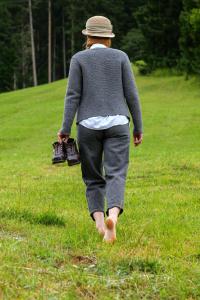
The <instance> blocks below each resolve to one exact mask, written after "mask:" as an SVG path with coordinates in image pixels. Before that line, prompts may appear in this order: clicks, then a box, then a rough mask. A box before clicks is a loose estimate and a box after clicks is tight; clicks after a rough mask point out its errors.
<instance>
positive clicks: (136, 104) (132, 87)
mask: <svg viewBox="0 0 200 300" xmlns="http://www.w3.org/2000/svg"><path fill="white" fill-rule="evenodd" d="M125 54H126V53H125ZM122 82H123V89H124V96H125V98H126V102H127V105H128V108H129V111H130V113H131V116H132V119H133V124H134V133H142V130H143V129H142V113H141V106H140V100H139V95H138V91H137V86H136V84H135V77H134V74H133V71H132V67H131V63H130V60H129V57H128V55H127V54H126V55H125V59H124V61H123V63H122Z"/></svg>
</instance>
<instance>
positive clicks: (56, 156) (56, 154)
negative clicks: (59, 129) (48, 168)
mask: <svg viewBox="0 0 200 300" xmlns="http://www.w3.org/2000/svg"><path fill="white" fill-rule="evenodd" d="M52 146H53V158H52V164H59V163H63V162H65V161H66V153H65V145H64V142H62V143H59V142H55V143H53V144H52Z"/></svg>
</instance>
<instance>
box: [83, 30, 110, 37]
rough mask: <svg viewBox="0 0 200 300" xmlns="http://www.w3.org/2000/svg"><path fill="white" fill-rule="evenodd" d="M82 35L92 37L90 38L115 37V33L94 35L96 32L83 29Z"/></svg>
mask: <svg viewBox="0 0 200 300" xmlns="http://www.w3.org/2000/svg"><path fill="white" fill-rule="evenodd" d="M82 34H83V35H90V36H99V37H109V38H113V37H115V34H114V33H110V34H107V33H94V32H90V31H88V30H87V29H83V30H82Z"/></svg>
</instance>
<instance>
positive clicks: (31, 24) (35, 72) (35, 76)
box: [28, 0, 38, 86]
mask: <svg viewBox="0 0 200 300" xmlns="http://www.w3.org/2000/svg"><path fill="white" fill-rule="evenodd" d="M28 3H29V21H30V35H31V51H32V65H33V84H34V86H36V85H37V84H38V82H37V68H36V58H35V41H34V32H33V17H32V2H31V0H29V1H28Z"/></svg>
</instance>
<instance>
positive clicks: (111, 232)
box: [103, 217, 116, 243]
mask: <svg viewBox="0 0 200 300" xmlns="http://www.w3.org/2000/svg"><path fill="white" fill-rule="evenodd" d="M105 224H106V231H105V235H104V238H103V240H104V241H105V242H107V243H114V242H115V240H116V223H115V222H114V220H113V219H112V218H111V217H108V218H107V219H106V221H105Z"/></svg>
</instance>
